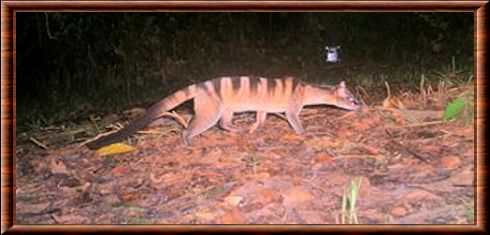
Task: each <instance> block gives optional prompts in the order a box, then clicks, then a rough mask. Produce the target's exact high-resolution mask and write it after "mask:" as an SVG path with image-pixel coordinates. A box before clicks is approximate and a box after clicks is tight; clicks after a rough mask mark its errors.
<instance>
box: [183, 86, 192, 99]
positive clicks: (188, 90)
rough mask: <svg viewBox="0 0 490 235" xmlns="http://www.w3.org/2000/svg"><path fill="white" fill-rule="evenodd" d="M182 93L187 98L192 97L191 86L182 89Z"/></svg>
mask: <svg viewBox="0 0 490 235" xmlns="http://www.w3.org/2000/svg"><path fill="white" fill-rule="evenodd" d="M182 91H183V92H184V94H185V96H186V98H187V97H189V96H191V86H188V87H186V88H184V89H182Z"/></svg>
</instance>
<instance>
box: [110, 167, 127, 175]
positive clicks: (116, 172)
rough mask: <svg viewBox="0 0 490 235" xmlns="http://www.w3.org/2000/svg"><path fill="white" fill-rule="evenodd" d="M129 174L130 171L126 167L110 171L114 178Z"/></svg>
mask: <svg viewBox="0 0 490 235" xmlns="http://www.w3.org/2000/svg"><path fill="white" fill-rule="evenodd" d="M129 172H131V170H130V169H129V168H128V167H127V166H118V167H116V168H114V169H112V170H111V173H112V174H113V175H114V176H124V175H127V174H129Z"/></svg>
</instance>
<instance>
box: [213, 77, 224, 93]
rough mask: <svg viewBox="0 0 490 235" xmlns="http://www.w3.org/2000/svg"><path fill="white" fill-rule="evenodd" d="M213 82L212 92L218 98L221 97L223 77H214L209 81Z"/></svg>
mask: <svg viewBox="0 0 490 235" xmlns="http://www.w3.org/2000/svg"><path fill="white" fill-rule="evenodd" d="M211 82H212V83H213V88H214V92H215V93H216V95H217V96H218V97H219V98H222V97H221V83H222V82H223V78H215V79H213V80H212V81H211Z"/></svg>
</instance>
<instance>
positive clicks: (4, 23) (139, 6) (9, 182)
mask: <svg viewBox="0 0 490 235" xmlns="http://www.w3.org/2000/svg"><path fill="white" fill-rule="evenodd" d="M487 3H488V1H408V2H405V1H356V2H353V1H333V2H328V1H275V0H273V1H165V2H154V1H152V2H135V1H125V2H120V1H97V2H94V1H66V0H65V1H8V0H7V1H2V3H1V32H2V34H1V40H2V41H1V49H2V54H1V97H2V98H1V99H2V101H1V110H2V112H1V128H2V130H1V162H2V164H1V208H2V209H1V216H2V219H1V233H4V232H9V233H13V232H95V231H104V232H111V231H112V232H146V231H149V232H157V231H166V232H179V231H187V232H191V231H208V232H209V231H236V230H237V229H239V230H244V231H251V232H259V231H303V230H307V231H343V232H353V231H370V232H375V231H387V230H397V231H413V232H423V231H429V230H431V231H438V232H443V231H446V232H461V231H468V232H470V231H471V232H487V229H486V226H487V224H486V219H487V217H486V215H485V214H484V211H486V210H485V209H486V199H485V195H484V192H485V191H486V190H487V188H486V183H487V182H486V180H485V176H486V174H487V165H486V162H485V160H486V159H485V157H486V150H485V146H486V143H485V141H484V140H485V139H484V130H485V129H486V128H485V127H486V124H485V121H486V114H485V112H484V111H485V109H486V107H487V100H486V97H485V96H484V93H485V92H486V86H487V85H486V80H485V78H487V70H486V67H485V65H486V64H487V63H486V62H487V51H488V50H487V44H488V34H487V30H486V26H487V24H488V18H487V11H488V4H487ZM338 10H345V11H413V10H416V11H467V12H474V13H475V15H474V19H475V21H474V24H475V34H474V39H475V40H474V41H475V43H474V56H475V64H474V65H475V66H474V71H475V74H476V88H475V91H476V92H475V98H476V102H475V106H476V111H477V113H476V115H475V118H476V122H475V136H476V144H475V145H476V149H475V153H476V154H475V162H476V164H477V165H476V166H477V168H476V169H477V170H476V172H475V174H476V177H475V179H476V180H475V182H476V185H477V187H475V192H476V195H477V198H476V200H475V208H476V212H477V213H476V218H475V224H474V225H413V226H397V225H375V226H371V225H363V226H359V225H357V226H340V225H308V226H304V225H288V226H284V225H281V226H273V225H272V226H266V225H226V226H222V225H192V226H189V225H130V226H118V225H91V226H87V225H16V224H15V223H14V222H13V220H14V218H15V210H14V204H13V202H14V191H15V182H14V179H15V158H14V153H15V151H14V149H15V141H14V140H15V131H14V130H15V126H14V125H15V104H16V103H15V94H16V93H15V92H16V91H15V51H16V50H15V12H16V11H338Z"/></svg>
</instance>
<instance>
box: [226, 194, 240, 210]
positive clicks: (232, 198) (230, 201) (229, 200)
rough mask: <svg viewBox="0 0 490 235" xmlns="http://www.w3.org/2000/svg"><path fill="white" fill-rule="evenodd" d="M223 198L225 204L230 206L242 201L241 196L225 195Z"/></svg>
mask: <svg viewBox="0 0 490 235" xmlns="http://www.w3.org/2000/svg"><path fill="white" fill-rule="evenodd" d="M224 200H225V203H226V204H227V205H229V206H232V207H236V206H238V204H240V202H242V200H243V197H240V196H233V195H229V196H227V197H225V199H224Z"/></svg>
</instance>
